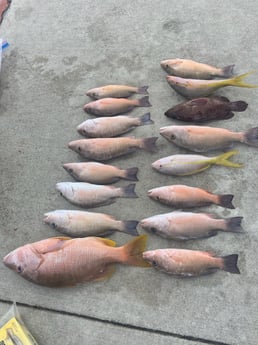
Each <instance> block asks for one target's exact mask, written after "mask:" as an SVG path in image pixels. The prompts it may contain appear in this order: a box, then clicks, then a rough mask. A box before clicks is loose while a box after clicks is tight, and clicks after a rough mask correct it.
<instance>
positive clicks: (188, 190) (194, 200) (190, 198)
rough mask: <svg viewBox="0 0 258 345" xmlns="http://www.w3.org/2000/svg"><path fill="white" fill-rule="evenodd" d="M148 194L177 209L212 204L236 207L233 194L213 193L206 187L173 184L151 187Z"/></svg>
mask: <svg viewBox="0 0 258 345" xmlns="http://www.w3.org/2000/svg"><path fill="white" fill-rule="evenodd" d="M148 196H149V197H150V198H151V199H154V200H157V201H159V202H161V203H162V204H164V205H168V206H172V207H175V208H177V209H181V208H192V207H203V206H210V205H212V204H215V205H219V206H221V207H225V208H229V209H234V208H235V206H234V205H233V203H232V200H233V197H234V195H232V194H222V195H218V194H213V193H211V192H209V191H207V190H205V189H201V188H197V187H191V186H187V185H171V186H162V187H157V188H153V189H150V190H149V191H148Z"/></svg>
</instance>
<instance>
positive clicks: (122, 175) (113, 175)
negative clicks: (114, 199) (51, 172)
mask: <svg viewBox="0 0 258 345" xmlns="http://www.w3.org/2000/svg"><path fill="white" fill-rule="evenodd" d="M63 168H64V169H65V170H66V171H67V172H68V173H69V174H70V175H71V176H72V177H73V178H74V179H75V180H77V181H80V182H89V183H93V184H110V183H114V182H117V181H119V180H120V179H124V180H130V181H138V178H137V173H138V168H137V167H133V168H128V169H120V168H118V167H116V166H113V165H108V164H103V163H97V162H79V163H65V164H63Z"/></svg>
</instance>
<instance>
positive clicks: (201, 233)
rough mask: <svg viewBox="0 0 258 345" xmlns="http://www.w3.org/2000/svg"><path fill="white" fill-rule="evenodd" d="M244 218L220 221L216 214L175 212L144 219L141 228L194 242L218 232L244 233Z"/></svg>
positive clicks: (174, 238)
mask: <svg viewBox="0 0 258 345" xmlns="http://www.w3.org/2000/svg"><path fill="white" fill-rule="evenodd" d="M242 219H243V217H231V218H226V219H223V218H222V219H219V218H217V217H216V215H215V214H210V213H193V212H182V211H174V212H170V213H165V214H158V215H155V216H152V217H149V218H145V219H142V220H141V221H140V226H141V227H142V228H143V229H145V230H148V231H150V232H152V233H154V234H157V235H160V236H161V237H164V238H168V239H173V240H192V239H197V238H207V237H212V236H216V235H217V233H218V231H225V232H234V233H239V232H243V229H242V227H241V222H242Z"/></svg>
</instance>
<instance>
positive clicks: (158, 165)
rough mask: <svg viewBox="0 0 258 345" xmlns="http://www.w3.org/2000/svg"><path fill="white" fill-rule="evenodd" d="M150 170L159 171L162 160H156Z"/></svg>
mask: <svg viewBox="0 0 258 345" xmlns="http://www.w3.org/2000/svg"><path fill="white" fill-rule="evenodd" d="M151 166H152V168H153V169H155V170H158V171H159V170H161V169H162V167H163V162H162V159H158V160H157V161H155V162H153V163H152V164H151Z"/></svg>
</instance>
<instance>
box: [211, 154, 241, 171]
mask: <svg viewBox="0 0 258 345" xmlns="http://www.w3.org/2000/svg"><path fill="white" fill-rule="evenodd" d="M237 153H238V151H228V152H225V153H222V154H221V155H219V156H217V157H215V158H214V164H216V165H224V166H226V167H232V168H242V166H243V164H241V163H240V164H239V163H234V162H231V161H229V160H228V159H229V158H230V157H232V156H234V155H236V154H237Z"/></svg>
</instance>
